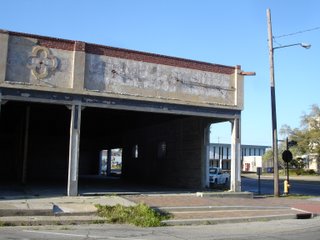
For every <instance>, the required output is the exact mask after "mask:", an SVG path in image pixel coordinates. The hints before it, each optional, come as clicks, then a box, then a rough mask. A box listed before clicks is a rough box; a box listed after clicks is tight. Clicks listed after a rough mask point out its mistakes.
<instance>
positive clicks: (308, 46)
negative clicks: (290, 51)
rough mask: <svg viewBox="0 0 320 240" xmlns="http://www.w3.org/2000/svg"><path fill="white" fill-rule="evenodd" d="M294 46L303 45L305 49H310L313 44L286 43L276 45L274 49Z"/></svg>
mask: <svg viewBox="0 0 320 240" xmlns="http://www.w3.org/2000/svg"><path fill="white" fill-rule="evenodd" d="M292 46H301V47H303V48H305V49H309V48H311V44H307V43H294V44H289V45H284V46H279V47H274V48H273V50H274V49H278V48H287V47H292Z"/></svg>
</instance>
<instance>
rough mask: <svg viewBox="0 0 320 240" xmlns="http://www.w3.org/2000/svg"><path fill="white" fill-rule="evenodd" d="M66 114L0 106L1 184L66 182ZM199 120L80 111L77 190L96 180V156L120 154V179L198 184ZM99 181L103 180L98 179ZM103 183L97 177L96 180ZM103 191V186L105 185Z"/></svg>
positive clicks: (51, 108) (41, 107)
mask: <svg viewBox="0 0 320 240" xmlns="http://www.w3.org/2000/svg"><path fill="white" fill-rule="evenodd" d="M70 116H71V113H70V109H69V108H68V107H67V106H65V105H56V104H41V103H30V102H29V103H27V102H16V101H8V102H6V103H5V104H3V105H2V106H1V118H0V164H1V167H0V180H1V182H16V183H21V182H24V183H26V184H29V183H34V182H55V183H58V182H61V183H62V184H66V183H67V178H68V159H69V134H70ZM211 122H212V119H209V118H204V117H193V116H183V115H175V114H160V113H150V112H138V111H125V110H113V109H106V108H93V107H84V108H83V109H82V112H81V135H80V136H81V137H80V159H79V186H80V187H81V185H82V184H83V185H84V184H85V181H84V180H83V179H85V178H90V177H92V176H99V174H100V173H99V163H100V159H99V157H100V152H101V151H102V150H104V149H114V148H121V149H122V176H121V179H122V180H126V181H127V182H138V183H148V184H156V185H165V186H172V187H187V188H188V187H190V188H198V187H200V186H201V184H202V174H203V161H204V160H203V153H204V151H205V150H204V147H205V144H206V143H205V142H204V134H205V133H204V132H205V129H206V127H207V126H208V125H209V123H211ZM101 179H103V180H101ZM106 179H108V178H104V177H103V176H101V178H100V181H104V180H106ZM105 186H106V187H107V185H105Z"/></svg>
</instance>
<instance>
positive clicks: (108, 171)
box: [107, 149, 112, 176]
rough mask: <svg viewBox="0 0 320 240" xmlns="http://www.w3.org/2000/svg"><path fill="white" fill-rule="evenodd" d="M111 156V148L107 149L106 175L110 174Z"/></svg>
mask: <svg viewBox="0 0 320 240" xmlns="http://www.w3.org/2000/svg"><path fill="white" fill-rule="evenodd" d="M111 157H112V150H111V149H108V153H107V176H110V174H111Z"/></svg>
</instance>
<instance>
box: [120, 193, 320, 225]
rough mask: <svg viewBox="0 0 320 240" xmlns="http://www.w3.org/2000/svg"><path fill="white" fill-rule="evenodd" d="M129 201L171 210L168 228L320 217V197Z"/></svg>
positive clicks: (137, 198) (192, 197) (173, 197)
mask: <svg viewBox="0 0 320 240" xmlns="http://www.w3.org/2000/svg"><path fill="white" fill-rule="evenodd" d="M126 198H127V199H128V200H130V201H133V202H136V203H141V202H143V203H146V204H148V205H149V206H151V207H153V208H156V209H160V210H163V211H168V212H170V213H171V214H173V216H174V218H173V219H171V220H168V221H166V223H167V224H169V225H187V224H219V223H231V222H249V221H266V220H276V219H297V218H298V219H302V218H310V217H316V216H318V215H320V198H315V199H294V198H287V197H280V198H273V197H268V198H251V199H248V198H225V197H222V198H221V197H219V198H216V197H210V196H209V197H208V196H207V197H197V196H196V195H190V194H189V195H182V194H180V195H139V196H138V195H133V196H126Z"/></svg>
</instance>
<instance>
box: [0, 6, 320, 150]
mask: <svg viewBox="0 0 320 240" xmlns="http://www.w3.org/2000/svg"><path fill="white" fill-rule="evenodd" d="M267 8H270V9H271V13H272V23H273V35H274V36H275V37H277V36H282V35H286V34H291V33H296V32H301V31H302V33H300V34H294V35H289V36H286V37H279V38H275V42H274V46H279V44H282V45H286V44H292V43H298V42H308V43H310V44H312V47H311V49H309V50H305V49H303V48H300V47H290V48H283V49H277V50H275V82H276V101H277V120H278V129H280V128H281V126H282V125H283V124H287V125H290V126H291V127H299V126H300V117H301V115H302V114H303V113H307V112H309V110H310V106H311V105H312V104H319V100H320V98H319V94H318V93H319V89H320V81H319V74H318V69H319V64H320V61H319V58H320V55H319V53H320V29H317V30H313V31H304V30H308V29H315V28H318V27H320V18H319V12H320V1H318V0H281V1H279V0H269V1H267V0H265V1H264V0H242V1H237V0H233V1H232V0H223V1H221V0H90V1H84V0H77V1H72V0H69V1H66V0H64V1H61V0H55V1H39V0H20V1H18V0H4V1H2V2H1V14H0V28H1V29H5V30H10V31H18V32H26V33H32V34H39V35H45V36H52V37H59V38H65V39H71V40H80V41H85V42H91V43H98V44H103V45H109V46H114V47H120V48H128V49H134V50H139V51H146V52H153V53H158V54H164V55H169V56H176V57H182V58H188V59H194V60H200V61H206V62H211V63H217V64H224V65H229V66H235V65H241V67H242V69H243V70H245V71H255V72H256V76H253V77H247V78H246V79H245V106H244V111H243V112H242V143H244V144H259V145H271V143H272V132H271V103H270V75H269V58H268V43H267V18H266V9H267ZM230 131H231V130H230V124H229V123H228V124H224V126H214V127H213V128H212V134H211V141H214V142H217V141H219V142H229V141H230ZM279 138H281V136H279Z"/></svg>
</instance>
